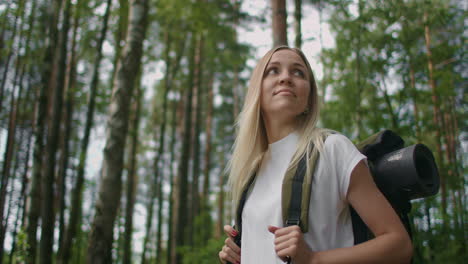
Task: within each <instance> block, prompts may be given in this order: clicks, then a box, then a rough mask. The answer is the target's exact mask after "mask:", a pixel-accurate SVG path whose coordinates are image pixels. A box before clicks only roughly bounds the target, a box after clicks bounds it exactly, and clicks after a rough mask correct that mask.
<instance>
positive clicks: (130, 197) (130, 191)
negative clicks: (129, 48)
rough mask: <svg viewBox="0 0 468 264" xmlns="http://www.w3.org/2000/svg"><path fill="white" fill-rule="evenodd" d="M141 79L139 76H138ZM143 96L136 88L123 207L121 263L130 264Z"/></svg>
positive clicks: (140, 89)
mask: <svg viewBox="0 0 468 264" xmlns="http://www.w3.org/2000/svg"><path fill="white" fill-rule="evenodd" d="M140 78H141V74H140ZM142 95H143V91H142V88H141V87H140V85H138V86H137V90H136V94H135V98H134V103H133V108H134V109H133V120H132V121H133V122H132V124H133V125H132V130H131V140H132V141H131V144H130V152H129V153H130V156H129V157H130V165H129V168H128V173H127V199H126V207H125V233H124V236H123V237H124V238H123V244H124V245H123V263H124V264H130V263H131V262H132V247H131V243H132V234H133V208H134V207H135V200H136V199H135V198H136V188H137V186H138V173H137V172H136V171H137V167H138V166H137V165H138V160H137V153H138V138H139V137H138V131H139V129H138V128H139V126H140V110H141V97H142Z"/></svg>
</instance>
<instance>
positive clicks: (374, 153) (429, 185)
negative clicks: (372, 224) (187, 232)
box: [235, 130, 439, 246]
mask: <svg viewBox="0 0 468 264" xmlns="http://www.w3.org/2000/svg"><path fill="white" fill-rule="evenodd" d="M356 147H357V148H358V149H359V151H360V152H361V153H362V154H364V155H365V156H366V157H367V160H368V164H369V168H370V171H371V174H372V176H373V179H374V181H375V183H376V185H377V187H378V188H379V190H380V191H381V192H382V193H383V194H384V196H385V197H386V198H387V200H388V201H389V202H390V204H391V205H392V207H393V209H394V210H395V212H396V213H397V214H398V216H399V217H400V219H401V221H402V223H403V225H404V226H405V228H406V230H407V232H408V234H409V236H410V237H411V238H412V231H411V225H410V221H409V216H408V214H409V212H410V211H411V203H410V200H413V199H417V198H422V197H428V196H431V195H435V194H436V193H437V191H438V189H439V175H438V170H437V166H436V163H435V160H434V156H433V155H432V152H431V151H430V149H429V148H427V147H426V146H425V145H423V144H416V145H412V146H409V147H406V148H405V147H404V141H403V139H402V138H401V137H400V136H398V135H397V134H395V133H394V132H392V131H391V130H383V131H381V132H379V133H376V134H374V135H372V136H371V137H369V138H368V139H366V140H364V141H362V142H361V143H358V144H356ZM317 158H318V155H317V156H315V157H311V159H310V161H311V163H310V164H309V166H311V167H312V171H313V168H314V167H315V163H316V161H317ZM306 162H307V159H306V155H304V156H303V157H302V158H301V160H300V161H299V164H298V166H297V169H296V170H295V171H292V172H291V171H287V172H286V175H285V179H284V182H283V193H286V195H285V196H282V203H283V220H284V226H285V227H287V226H291V225H299V226H300V227H301V230H302V232H307V223H308V213H307V212H308V203H309V198H310V189H311V186H310V184H311V180H310V179H307V178H306V175H305V174H306V173H305V172H306ZM254 179H255V176H254V177H251V179H250V181H249V182H248V184H247V185H246V186H245V187H244V189H243V191H242V195H241V199H240V201H239V203H238V207H237V210H236V224H235V228H236V229H237V231H238V235H237V236H236V237H235V242H236V244H237V245H238V246H240V245H241V237H242V211H243V208H244V205H245V202H246V200H247V193H248V190H249V189H250V187H251V185H252V183H253V181H254ZM285 183H286V184H285ZM304 184H306V185H304ZM284 186H286V187H284ZM304 187H305V188H304ZM285 188H286V189H285ZM307 190H309V193H307ZM304 191H305V192H304ZM303 201H306V202H303ZM350 213H351V219H352V225H353V233H354V244H355V245H357V244H359V243H363V242H365V241H368V240H369V239H372V238H373V237H374V236H373V234H372V232H371V231H370V230H369V228H368V227H367V226H366V224H365V223H364V222H363V221H362V219H361V218H360V217H359V215H358V214H357V213H356V211H355V210H354V209H353V208H352V207H351V206H350Z"/></svg>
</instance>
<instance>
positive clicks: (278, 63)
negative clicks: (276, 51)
mask: <svg viewBox="0 0 468 264" xmlns="http://www.w3.org/2000/svg"><path fill="white" fill-rule="evenodd" d="M280 64H281V63H280V62H279V61H270V62H269V63H268V65H280ZM292 65H293V66H296V67H297V66H299V67H302V68H304V69H307V68H306V67H305V66H304V65H303V64H301V63H299V62H294V63H293V64H292Z"/></svg>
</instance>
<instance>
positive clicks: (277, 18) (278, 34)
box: [271, 0, 288, 47]
mask: <svg viewBox="0 0 468 264" xmlns="http://www.w3.org/2000/svg"><path fill="white" fill-rule="evenodd" d="M271 11H272V12H271V13H272V17H271V21H272V29H273V47H276V46H280V45H288V35H287V29H288V25H287V22H286V21H287V12H286V0H271Z"/></svg>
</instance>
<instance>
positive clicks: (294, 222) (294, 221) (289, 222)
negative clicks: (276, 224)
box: [286, 219, 301, 226]
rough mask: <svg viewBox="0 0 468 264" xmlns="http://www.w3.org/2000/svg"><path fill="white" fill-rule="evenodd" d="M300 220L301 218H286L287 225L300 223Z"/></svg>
mask: <svg viewBox="0 0 468 264" xmlns="http://www.w3.org/2000/svg"><path fill="white" fill-rule="evenodd" d="M300 222H301V220H300V219H288V220H286V226H293V225H299V223H300Z"/></svg>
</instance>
